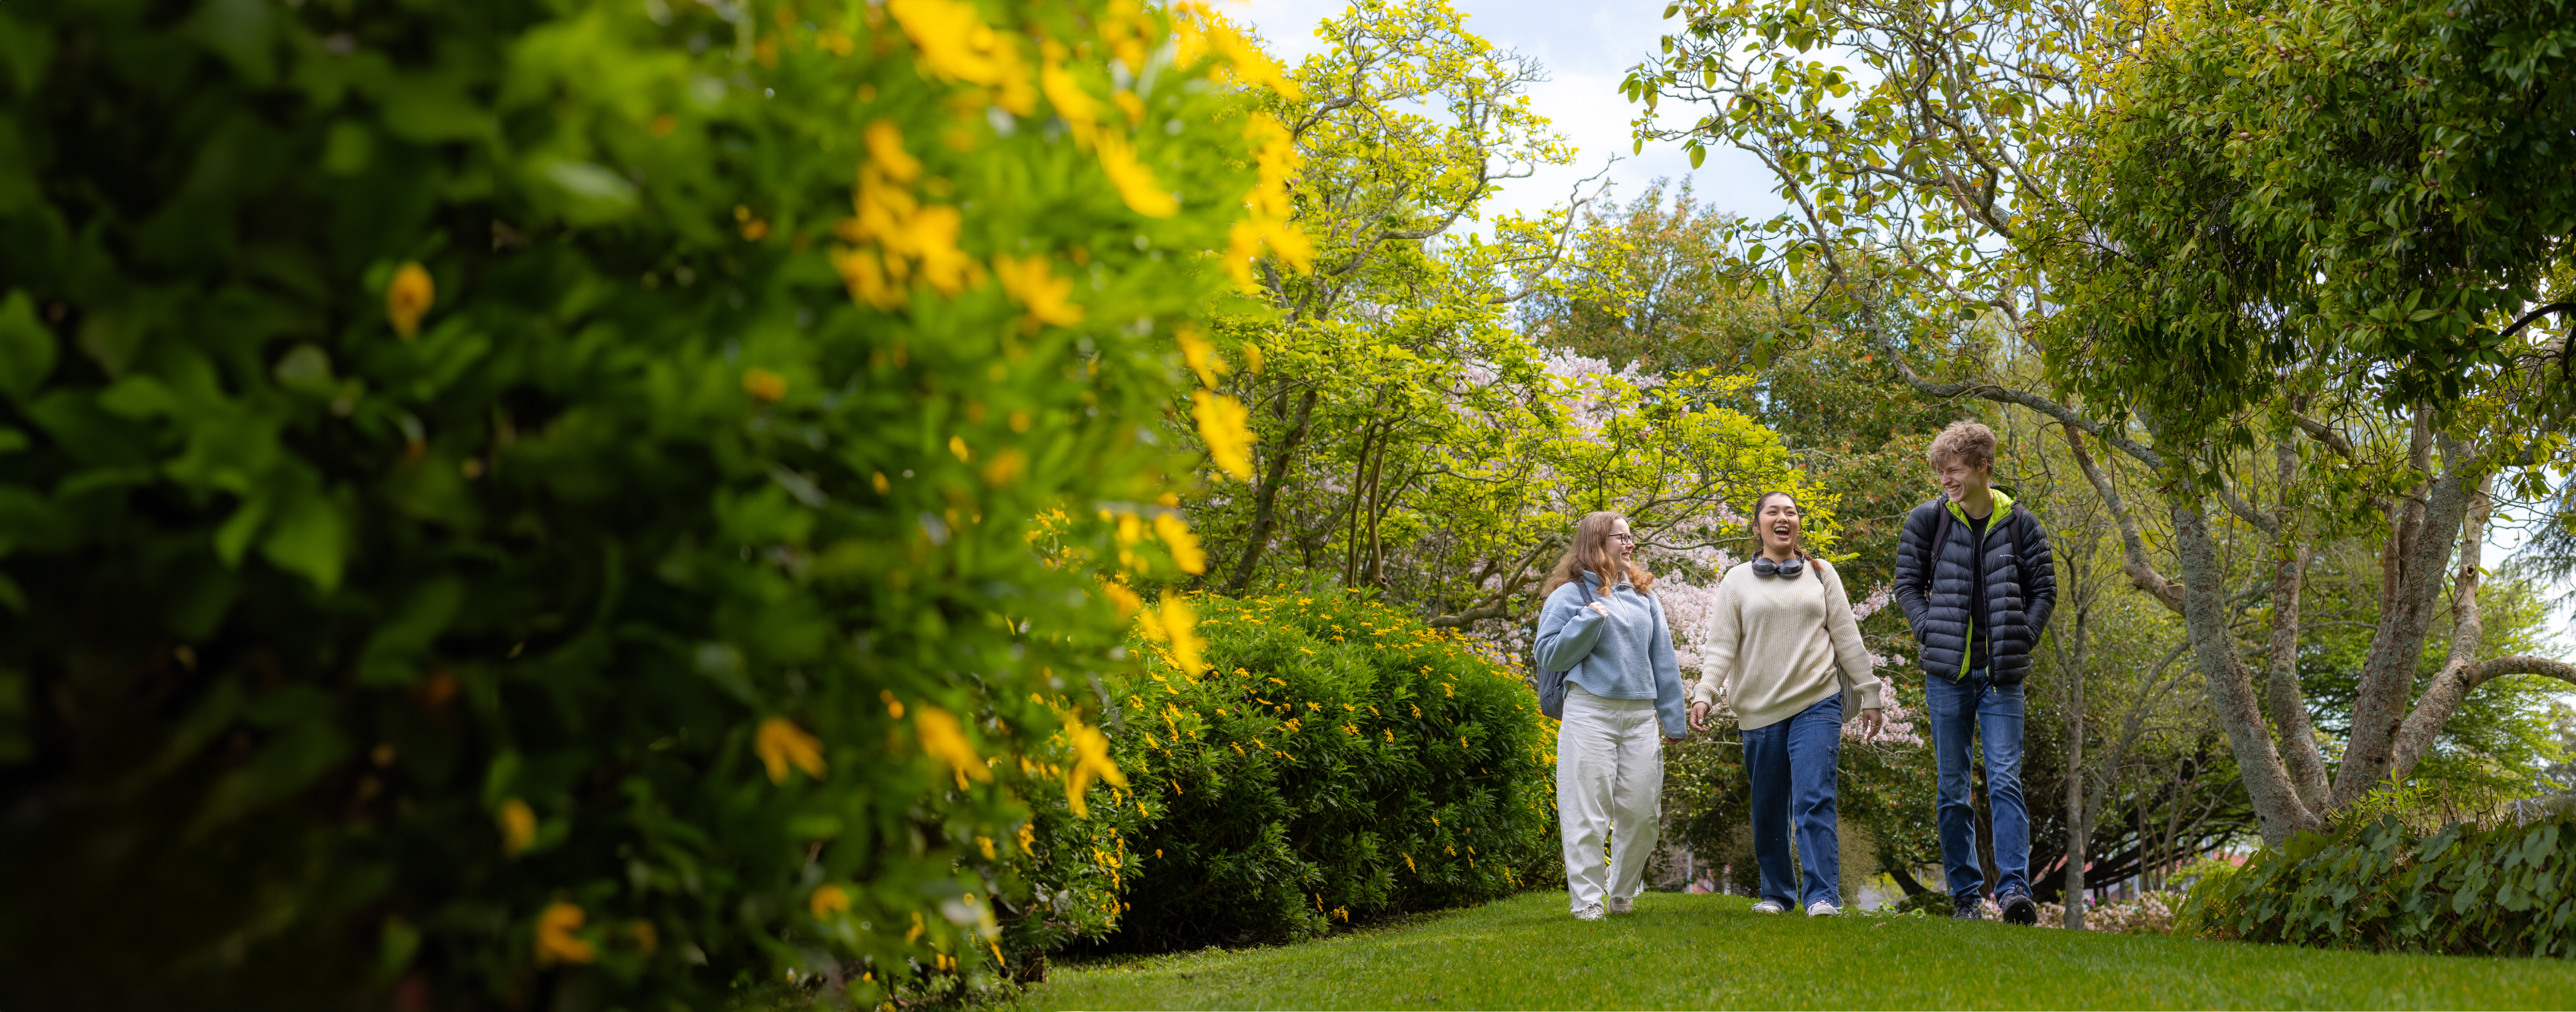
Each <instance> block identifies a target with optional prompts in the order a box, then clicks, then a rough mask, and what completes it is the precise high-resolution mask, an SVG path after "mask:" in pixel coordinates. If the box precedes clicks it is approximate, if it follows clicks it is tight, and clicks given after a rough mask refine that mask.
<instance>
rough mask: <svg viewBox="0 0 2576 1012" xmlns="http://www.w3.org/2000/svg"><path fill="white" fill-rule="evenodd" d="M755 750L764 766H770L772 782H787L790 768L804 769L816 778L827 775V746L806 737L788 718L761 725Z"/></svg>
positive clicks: (753, 740) (771, 719)
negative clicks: (825, 749)
mask: <svg viewBox="0 0 2576 1012" xmlns="http://www.w3.org/2000/svg"><path fill="white" fill-rule="evenodd" d="M751 748H752V751H754V752H757V753H759V754H760V762H761V765H764V766H767V767H769V782H771V783H774V784H784V783H786V782H787V767H788V766H790V765H793V766H795V767H796V768H797V769H800V770H804V771H805V775H806V776H809V777H813V778H815V779H818V780H819V779H822V776H823V743H822V742H820V741H817V740H816V739H815V738H814V736H813V735H810V734H806V733H805V731H804V729H802V728H799V727H797V726H796V725H795V724H794V723H792V722H790V721H789V720H788V719H787V718H785V717H771V718H769V719H768V720H764V721H761V722H760V731H759V732H758V733H756V734H754V735H753V736H752V741H751Z"/></svg>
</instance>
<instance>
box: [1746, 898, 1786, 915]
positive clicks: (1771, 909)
mask: <svg viewBox="0 0 2576 1012" xmlns="http://www.w3.org/2000/svg"><path fill="white" fill-rule="evenodd" d="M1753 912H1754V913H1757V914H1785V913H1788V912H1789V908H1788V907H1785V906H1782V905H1780V901H1779V900H1763V901H1762V902H1760V903H1756V904H1754V905H1753Z"/></svg>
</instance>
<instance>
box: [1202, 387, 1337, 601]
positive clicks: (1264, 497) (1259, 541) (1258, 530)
mask: <svg viewBox="0 0 2576 1012" xmlns="http://www.w3.org/2000/svg"><path fill="white" fill-rule="evenodd" d="M1319 396H1321V393H1320V392H1319V391H1317V390H1315V389H1314V388H1312V387H1309V388H1307V390H1306V395H1305V396H1304V397H1301V398H1299V399H1298V401H1297V421H1296V424H1294V425H1291V426H1289V427H1288V435H1287V437H1286V438H1283V439H1281V440H1280V441H1279V448H1278V449H1277V450H1274V451H1272V453H1271V456H1270V473H1268V474H1265V475H1262V476H1261V485H1260V487H1259V488H1257V489H1254V490H1253V493H1252V529H1251V530H1249V531H1246V532H1244V537H1243V557H1242V558H1240V559H1236V560H1235V563H1234V575H1233V576H1230V577H1227V578H1226V581H1225V592H1226V593H1228V594H1240V593H1243V589H1244V588H1245V587H1249V586H1251V585H1252V576H1253V574H1254V573H1256V572H1259V571H1260V569H1261V554H1262V552H1263V551H1265V550H1267V549H1268V548H1269V547H1270V529H1271V528H1272V527H1275V526H1277V525H1278V522H1279V488H1280V486H1282V485H1285V484H1287V482H1288V465H1289V462H1290V461H1291V460H1294V459H1295V458H1296V456H1297V445H1298V444H1300V443H1303V442H1305V441H1306V429H1307V427H1308V426H1311V425H1313V424H1314V422H1315V400H1316V398H1317V397H1319Z"/></svg>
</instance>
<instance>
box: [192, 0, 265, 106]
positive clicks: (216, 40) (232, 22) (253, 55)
mask: <svg viewBox="0 0 2576 1012" xmlns="http://www.w3.org/2000/svg"><path fill="white" fill-rule="evenodd" d="M273 12H274V5H273V4H271V3H270V2H269V0H207V3H206V5H205V6H203V7H200V8H198V9H197V17H196V19H195V21H194V22H192V23H191V25H190V27H191V28H192V29H193V30H194V32H195V34H196V36H197V41H198V42H200V43H203V44H204V45H205V47H206V48H207V49H209V50H212V51H213V52H214V54H215V55H217V56H220V57H223V59H224V62H226V63H230V64H232V65H233V70H234V71H236V72H238V73H240V74H241V76H242V77H243V78H245V79H247V80H248V81H249V82H250V83H252V84H254V85H266V84H268V83H270V82H271V81H274V80H276V79H277V33H276V17H275V15H274V13H273Z"/></svg>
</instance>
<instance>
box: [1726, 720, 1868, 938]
mask: <svg viewBox="0 0 2576 1012" xmlns="http://www.w3.org/2000/svg"><path fill="white" fill-rule="evenodd" d="M1842 748H1843V697H1842V694H1841V693H1835V694H1833V695H1831V696H1827V697H1825V701H1824V702H1821V703H1818V704H1816V705H1814V706H1810V707H1808V708H1806V709H1804V710H1800V711H1798V713H1797V715H1796V716H1793V717H1790V718H1789V719H1787V720H1784V721H1781V722H1779V723H1777V724H1769V725H1765V726H1763V727H1757V728H1751V729H1748V730H1746V731H1745V732H1744V774H1745V777H1746V779H1749V780H1751V781H1753V820H1752V821H1753V861H1754V863H1755V864H1757V865H1759V866H1761V868H1762V898H1763V899H1767V900H1778V901H1780V902H1781V903H1782V904H1783V905H1791V906H1808V905H1812V904H1814V903H1817V902H1819V901H1821V902H1825V903H1831V904H1833V905H1835V906H1838V907H1839V906H1841V905H1842V904H1843V900H1842V844H1841V842H1840V841H1839V840H1838V839H1837V838H1836V833H1835V831H1834V766H1835V764H1836V762H1837V761H1838V760H1839V759H1840V757H1841V755H1842ZM1793 823H1794V824H1795V825H1796V827H1797V830H1798V857H1799V858H1800V860H1802V861H1803V862H1804V863H1805V864H1806V866H1807V875H1806V888H1805V889H1804V890H1803V891H1802V892H1801V893H1800V896H1801V897H1802V898H1800V899H1798V900H1797V901H1796V902H1795V903H1792V902H1791V899H1790V895H1789V829H1790V826H1791V824H1793Z"/></svg>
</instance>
